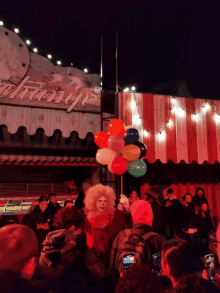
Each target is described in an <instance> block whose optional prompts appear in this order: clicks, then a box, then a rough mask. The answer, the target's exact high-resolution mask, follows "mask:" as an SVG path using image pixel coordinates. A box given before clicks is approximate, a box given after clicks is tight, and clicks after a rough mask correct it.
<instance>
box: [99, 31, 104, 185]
mask: <svg viewBox="0 0 220 293" xmlns="http://www.w3.org/2000/svg"><path fill="white" fill-rule="evenodd" d="M100 79H101V80H100V81H101V109H100V110H101V115H100V119H101V131H103V111H102V110H103V36H101V64H100ZM99 170H100V183H103V169H102V165H101V164H100V165H99Z"/></svg>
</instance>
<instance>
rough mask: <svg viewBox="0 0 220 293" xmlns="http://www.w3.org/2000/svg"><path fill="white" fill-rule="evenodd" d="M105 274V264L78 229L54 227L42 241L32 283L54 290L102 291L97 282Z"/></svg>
mask: <svg viewBox="0 0 220 293" xmlns="http://www.w3.org/2000/svg"><path fill="white" fill-rule="evenodd" d="M107 275H108V271H107V270H106V268H105V266H104V264H103V263H102V261H101V260H100V259H98V258H97V256H96V254H95V253H94V252H93V251H92V250H91V249H89V248H88V246H87V245H86V233H85V232H83V231H81V230H65V229H62V230H56V231H53V232H50V233H49V234H48V235H47V237H46V239H45V241H44V242H43V249H42V251H41V255H40V258H39V264H38V268H37V271H36V274H35V278H34V279H33V281H32V282H33V284H34V285H38V287H39V288H40V287H41V288H42V287H44V288H45V287H46V288H52V289H53V290H54V289H56V290H58V291H56V292H64V293H69V292H93V291H94V290H93V289H95V292H96V293H98V292H104V291H103V290H100V289H103V288H102V286H101V288H99V287H100V286H99V284H100V283H102V282H103V280H105V278H106V277H107Z"/></svg>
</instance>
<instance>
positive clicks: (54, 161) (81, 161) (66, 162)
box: [0, 154, 99, 167]
mask: <svg viewBox="0 0 220 293" xmlns="http://www.w3.org/2000/svg"><path fill="white" fill-rule="evenodd" d="M0 165H26V166H29V165H37V166H42V165H43V166H91V167H97V166H98V165H99V164H98V162H97V161H96V159H95V158H83V157H61V156H43V155H42V156H37V155H35V156H29V155H28V156H26V155H14V154H0Z"/></svg>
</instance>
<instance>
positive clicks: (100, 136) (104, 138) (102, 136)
mask: <svg viewBox="0 0 220 293" xmlns="http://www.w3.org/2000/svg"><path fill="white" fill-rule="evenodd" d="M109 137H110V135H109V134H108V133H106V132H105V131H99V132H97V133H96V135H95V143H96V144H97V146H99V147H100V148H108V139H109Z"/></svg>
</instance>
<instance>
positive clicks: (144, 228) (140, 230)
mask: <svg viewBox="0 0 220 293" xmlns="http://www.w3.org/2000/svg"><path fill="white" fill-rule="evenodd" d="M131 230H132V233H134V234H136V235H139V236H143V235H145V234H147V233H148V232H153V231H154V229H153V228H152V227H151V226H149V225H147V224H141V223H137V224H134V225H133V227H132V228H131ZM125 238H126V234H125V231H124V230H123V231H121V232H119V233H118V235H117V237H116V238H115V241H114V243H113V245H112V249H111V257H110V268H111V269H112V270H115V269H116V268H115V261H116V256H117V253H118V249H119V247H120V245H121V243H123V241H124V240H125ZM164 240H165V239H164ZM148 244H149V248H150V254H151V256H152V255H153V254H154V253H156V252H158V251H161V250H162V246H161V242H159V241H158V242H156V243H155V241H154V239H150V240H149V242H148Z"/></svg>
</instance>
